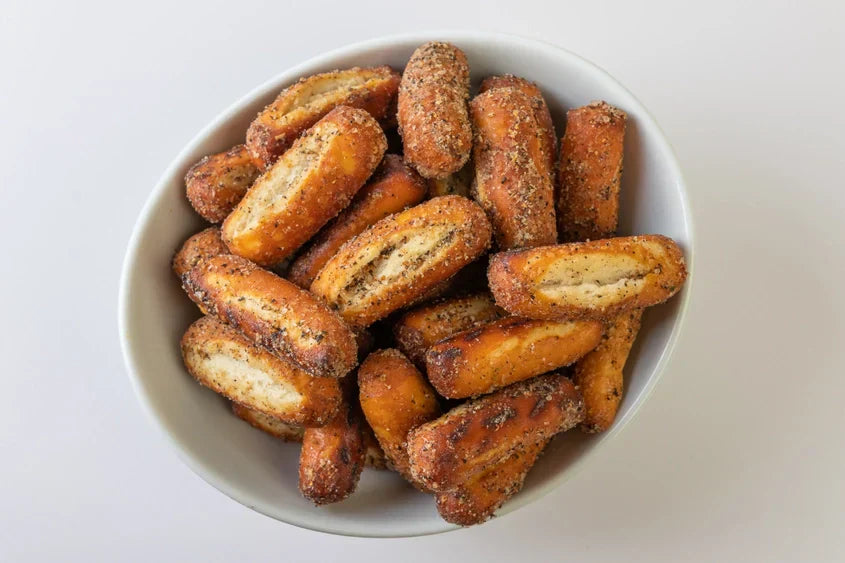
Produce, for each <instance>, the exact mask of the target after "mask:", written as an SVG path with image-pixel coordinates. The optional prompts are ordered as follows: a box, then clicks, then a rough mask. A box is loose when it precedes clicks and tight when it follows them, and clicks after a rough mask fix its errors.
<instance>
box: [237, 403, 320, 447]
mask: <svg viewBox="0 0 845 563" xmlns="http://www.w3.org/2000/svg"><path fill="white" fill-rule="evenodd" d="M232 412H233V413H235V416H237V417H238V418H240V419H241V420H243V421H244V422H247V423H249V424H250V426H252V427H253V428H257V429H259V430H261V431H263V432H266V433H267V434H270V435H271V436H275V437H276V438H280V439H282V440H284V441H285V442H302V435H303V433H304V432H305V427H304V426H302V425H301V424H291V423H289V422H284V421H282V420H281V419H280V418H276V417H275V416H270V415H269V414H264V413H263V412H261V411H257V410H255V409H251V408H249V407H247V406H244V405H241V404H239V403H232Z"/></svg>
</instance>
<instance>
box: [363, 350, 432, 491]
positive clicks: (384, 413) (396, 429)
mask: <svg viewBox="0 0 845 563" xmlns="http://www.w3.org/2000/svg"><path fill="white" fill-rule="evenodd" d="M358 389H359V398H360V401H361V409H362V410H363V411H364V416H365V417H366V419H367V422H368V423H369V424H370V426H371V427H372V429H373V432H374V433H375V436H376V439H377V440H378V443H379V444H380V445H381V447H382V449H383V450H384V454H385V456H386V457H387V459H389V460H390V463H391V465H392V466H393V467H394V468H396V470H397V471H398V472H399V473H400V474H401V475H403V476H404V477H405V478H406V479H408V480H409V481H411V482H412V483H413V480H412V479H411V475H410V472H409V471H408V452H407V449H406V447H407V442H406V440H407V438H408V432H410V431H411V430H412V429H414V428H416V427H417V426H419V425H420V424H423V423H424V422H428V421H429V420H433V419H435V418H437V417H438V416H440V405H439V404H438V403H437V398H436V397H435V395H434V390H433V389H432V388H431V385H429V384H428V381H426V380H425V377H423V375H422V374H421V373H420V372H419V371H418V370H417V368H415V367H414V365H413V364H412V363H411V362H410V361H408V359H407V358H406V357H405V356H403V355H402V353H401V352H399V351H398V350H392V349H388V350H379V351H377V352H373V353H372V354H370V355H369V356H368V357H367V359H366V360H364V363H362V364H361V367H360V368H358Z"/></svg>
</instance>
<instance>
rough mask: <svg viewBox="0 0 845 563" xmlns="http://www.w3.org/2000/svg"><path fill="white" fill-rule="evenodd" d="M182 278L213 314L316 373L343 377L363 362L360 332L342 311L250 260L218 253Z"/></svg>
mask: <svg viewBox="0 0 845 563" xmlns="http://www.w3.org/2000/svg"><path fill="white" fill-rule="evenodd" d="M182 283H183V286H184V288H185V291H186V292H187V293H188V296H189V297H190V298H191V299H192V300H193V301H195V302H196V303H198V304H200V305H201V307H202V308H203V309H204V310H205V311H207V312H208V313H209V314H212V315H215V316H217V317H218V318H219V319H220V320H222V321H224V322H227V323H229V324H231V325H233V326H235V327H236V328H237V329H238V330H240V331H241V332H243V333H244V335H246V336H247V337H248V338H250V339H251V340H252V341H253V342H255V343H256V344H259V345H261V346H264V347H265V348H267V349H268V350H270V351H272V352H274V353H275V354H277V355H279V356H282V357H285V358H286V359H288V360H290V361H291V362H292V363H294V364H296V365H297V366H298V367H299V368H301V369H303V370H305V371H307V372H309V373H310V374H312V375H316V376H324V377H343V376H344V375H346V374H347V373H348V372H349V371H350V370H351V369H352V368H354V367H355V366H356V365H357V364H358V358H357V356H358V345H357V343H356V341H355V335H354V334H353V332H352V331H351V330H350V329H349V328H348V327H347V326H346V325H345V324H344V323H343V321H342V320H341V319H340V317H338V316H337V314H336V313H334V312H333V311H331V310H330V309H329V308H328V307H327V306H326V305H325V304H324V303H321V302H320V301H319V300H317V299H316V298H315V297H314V296H313V295H311V294H310V293H308V292H307V291H303V290H302V289H300V288H298V287H296V286H295V285H293V284H292V283H290V282H289V281H287V280H284V279H282V278H280V277H278V276H277V275H275V274H272V273H270V272H268V271H267V270H263V269H261V268H259V267H258V266H256V265H255V264H253V263H252V262H250V261H249V260H246V259H244V258H240V257H238V256H233V255H231V254H226V255H222V256H214V257H213V258H210V259H208V260H207V261H205V262H204V263H203V264H201V265H200V266H199V267H197V268H194V269H193V270H191V271H190V272H188V274H187V275H185V276H184V278H183V279H182Z"/></svg>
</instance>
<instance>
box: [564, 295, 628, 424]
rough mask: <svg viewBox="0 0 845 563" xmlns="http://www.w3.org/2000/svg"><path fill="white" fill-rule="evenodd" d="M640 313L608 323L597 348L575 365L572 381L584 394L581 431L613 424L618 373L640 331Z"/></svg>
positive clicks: (619, 385) (618, 394)
mask: <svg viewBox="0 0 845 563" xmlns="http://www.w3.org/2000/svg"><path fill="white" fill-rule="evenodd" d="M642 314H643V310H642V309H634V310H633V311H628V312H627V313H622V314H621V315H619V316H618V317H616V319H614V320H613V322H612V323H611V324H610V326H609V327H608V329H607V330H606V331H605V334H604V337H603V338H602V341H601V343H600V344H599V345H598V347H597V348H596V349H595V350H593V351H592V352H590V353H589V354H587V355H586V356H584V357H583V358H581V359H580V360H578V362H577V363H576V364H575V370H574V374H573V381H574V382H575V384H576V385H577V386H578V387H579V388H580V389H581V393H582V394H583V395H584V411H585V416H584V422H582V423H581V429H582V430H583V431H585V432H604V431H605V430H607V429H608V428H610V425H611V424H613V421H614V419H615V418H616V411H618V410H619V403H620V401H621V400H622V390H623V383H624V382H623V380H622V370H623V369H624V368H625V362H626V361H627V360H628V354H629V353H630V352H631V346H632V345H633V344H634V339H635V338H636V337H637V333H638V332H639V331H640V319H641V318H642Z"/></svg>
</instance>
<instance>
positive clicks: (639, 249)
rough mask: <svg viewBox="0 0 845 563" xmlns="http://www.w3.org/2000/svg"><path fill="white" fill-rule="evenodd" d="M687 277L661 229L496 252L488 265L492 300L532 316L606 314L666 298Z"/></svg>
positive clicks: (607, 317) (672, 244)
mask: <svg viewBox="0 0 845 563" xmlns="http://www.w3.org/2000/svg"><path fill="white" fill-rule="evenodd" d="M686 277H687V271H686V267H685V265H684V255H683V253H682V252H681V249H680V248H679V247H678V245H677V244H676V243H675V241H673V240H672V239H670V238H668V237H664V236H662V235H641V236H631V237H618V238H612V239H605V240H596V241H591V242H576V243H570V244H559V245H556V246H545V247H540V248H531V249H527V250H518V251H511V252H501V253H499V254H496V255H495V256H493V257H492V258H491V259H490V267H489V269H488V270H487V278H488V280H489V282H490V290H491V291H492V292H493V297H495V298H496V304H498V305H499V306H500V307H502V308H503V309H505V310H506V311H508V312H510V313H511V314H514V315H521V316H525V317H529V318H534V319H556V318H564V317H565V318H594V319H604V320H610V319H611V318H613V317H615V316H616V315H619V314H621V313H623V312H625V311H630V310H632V309H641V308H643V307H649V306H651V305H656V304H658V303H662V302H664V301H666V300H667V299H669V298H670V297H672V296H673V295H675V293H677V292H678V291H679V290H680V289H681V286H682V285H683V283H684V281H685V280H686Z"/></svg>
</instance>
